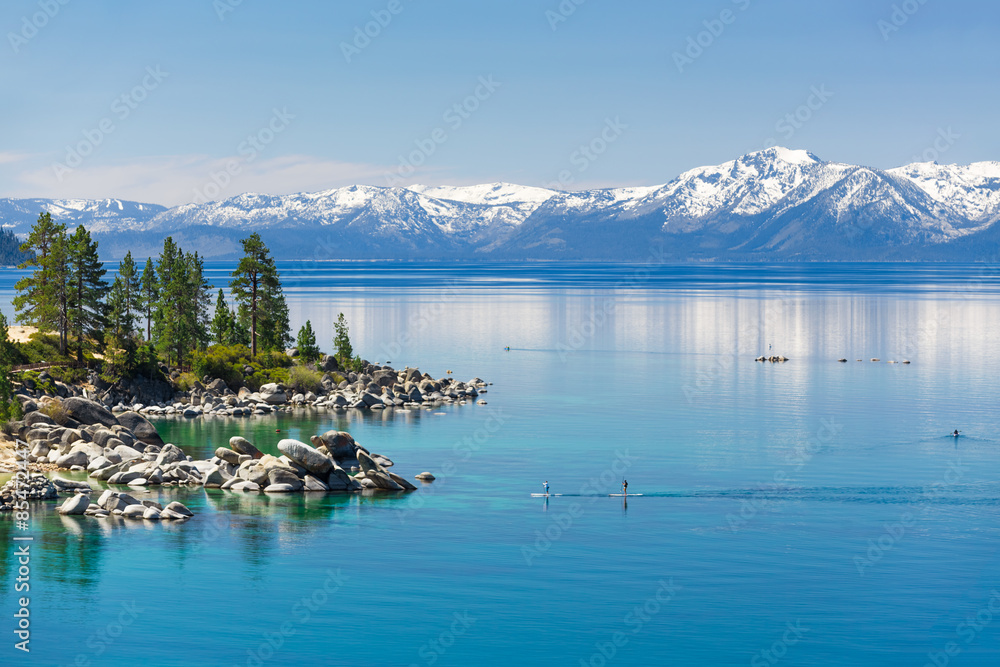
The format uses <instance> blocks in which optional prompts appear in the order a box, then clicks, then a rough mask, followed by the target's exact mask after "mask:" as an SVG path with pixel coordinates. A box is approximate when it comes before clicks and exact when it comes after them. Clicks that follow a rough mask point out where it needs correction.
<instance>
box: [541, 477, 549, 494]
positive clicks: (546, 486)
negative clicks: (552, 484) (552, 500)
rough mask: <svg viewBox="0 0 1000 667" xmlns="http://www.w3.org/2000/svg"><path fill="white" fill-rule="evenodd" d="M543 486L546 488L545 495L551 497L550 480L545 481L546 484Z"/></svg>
mask: <svg viewBox="0 0 1000 667" xmlns="http://www.w3.org/2000/svg"><path fill="white" fill-rule="evenodd" d="M542 486H543V487H544V488H545V495H549V480H545V482H543V483H542Z"/></svg>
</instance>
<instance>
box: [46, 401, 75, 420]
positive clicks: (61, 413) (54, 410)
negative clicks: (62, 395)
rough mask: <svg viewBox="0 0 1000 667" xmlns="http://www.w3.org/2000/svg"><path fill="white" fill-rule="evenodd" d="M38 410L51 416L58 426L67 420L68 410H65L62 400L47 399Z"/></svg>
mask: <svg viewBox="0 0 1000 667" xmlns="http://www.w3.org/2000/svg"><path fill="white" fill-rule="evenodd" d="M39 412H41V413H42V414H46V415H48V416H49V417H51V418H52V421H54V422H55V423H57V424H59V425H60V426H62V425H64V424H65V423H66V422H67V421H69V411H68V410H66V406H64V405H63V404H62V401H49V402H48V403H46V404H45V405H44V406H43V407H42V408H41V409H40V410H39Z"/></svg>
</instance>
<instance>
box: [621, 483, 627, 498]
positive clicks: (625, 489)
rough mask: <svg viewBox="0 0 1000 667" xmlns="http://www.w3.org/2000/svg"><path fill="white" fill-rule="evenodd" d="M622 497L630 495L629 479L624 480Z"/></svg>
mask: <svg viewBox="0 0 1000 667" xmlns="http://www.w3.org/2000/svg"><path fill="white" fill-rule="evenodd" d="M622 495H623V496H627V495H628V480H627V479H623V480H622Z"/></svg>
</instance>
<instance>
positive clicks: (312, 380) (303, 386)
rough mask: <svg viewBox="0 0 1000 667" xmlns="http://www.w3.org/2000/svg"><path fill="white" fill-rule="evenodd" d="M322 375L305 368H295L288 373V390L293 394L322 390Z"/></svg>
mask: <svg viewBox="0 0 1000 667" xmlns="http://www.w3.org/2000/svg"><path fill="white" fill-rule="evenodd" d="M322 380H323V374H322V373H320V372H319V371H313V370H310V369H308V368H306V367H305V366H295V367H293V368H292V369H291V370H289V371H288V388H289V389H291V391H292V393H293V394H304V393H306V392H308V391H311V392H313V393H316V392H318V391H319V390H320V389H322V387H323V385H322Z"/></svg>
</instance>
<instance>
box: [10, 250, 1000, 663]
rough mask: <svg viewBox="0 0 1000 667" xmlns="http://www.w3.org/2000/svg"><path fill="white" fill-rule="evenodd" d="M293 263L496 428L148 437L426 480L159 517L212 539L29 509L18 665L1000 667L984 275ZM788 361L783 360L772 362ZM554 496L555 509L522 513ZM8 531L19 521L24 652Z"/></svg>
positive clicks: (998, 477) (469, 413)
mask: <svg viewBox="0 0 1000 667" xmlns="http://www.w3.org/2000/svg"><path fill="white" fill-rule="evenodd" d="M216 268H217V271H216V275H217V276H222V275H223V273H224V271H223V269H222V267H216ZM283 268H284V269H285V270H286V271H287V273H288V274H289V278H290V279H291V280H292V281H293V282H292V284H290V285H289V287H288V290H287V292H288V294H289V297H290V306H291V311H292V315H293V319H295V320H296V325H298V324H299V323H301V322H302V321H304V320H305V319H306V318H307V317H308V318H309V319H311V320H312V322H313V324H314V326H315V327H316V328H317V330H318V331H321V332H324V331H330V330H331V328H332V322H333V319H334V318H335V317H336V314H337V312H339V311H343V312H345V313H346V314H347V317H348V320H349V321H350V322H351V325H352V335H353V338H354V339H355V343H356V345H355V347H356V349H358V350H360V351H361V353H362V354H363V355H364V356H366V357H368V358H369V359H371V360H373V361H376V360H378V361H385V360H387V359H391V360H392V362H393V364H394V365H396V366H403V365H406V364H407V363H409V364H411V365H419V366H420V367H421V368H422V369H425V370H428V371H430V372H431V373H433V374H435V375H442V374H443V373H444V371H445V370H446V369H451V370H453V371H454V374H455V375H456V376H458V377H459V378H462V379H469V378H471V377H473V376H475V375H478V376H480V377H482V378H484V379H486V380H488V381H490V382H493V385H492V386H491V387H489V393H487V394H486V395H485V396H484V398H485V399H486V400H487V401H488V403H489V404H488V405H487V406H478V405H464V406H451V407H448V408H444V409H441V410H434V411H415V412H410V413H396V414H393V413H389V412H386V413H382V414H374V415H364V416H363V415H348V416H345V415H342V414H341V415H337V414H335V413H326V412H323V413H319V412H309V411H301V412H298V413H295V414H294V415H291V416H287V415H283V416H281V417H279V418H276V419H262V420H256V421H248V420H228V421H223V420H216V421H184V420H173V421H166V420H164V421H162V422H159V426H160V428H161V432H162V433H163V434H164V436H165V437H167V438H168V439H169V440H171V441H173V442H175V443H177V444H180V445H182V446H183V447H185V448H186V449H188V450H189V451H191V452H192V453H195V454H206V453H207V452H208V451H210V450H211V449H213V448H214V447H215V446H217V445H218V444H220V443H222V442H224V441H226V440H228V438H229V436H230V435H235V434H249V435H250V436H251V439H253V440H254V441H255V442H257V443H258V444H260V445H261V446H263V447H273V445H274V444H275V443H276V442H277V440H278V439H279V438H280V437H288V436H289V435H290V436H291V437H296V436H302V437H303V439H305V437H306V436H308V435H309V434H311V433H314V432H319V431H322V430H326V429H328V428H340V429H346V430H349V431H350V432H351V433H352V434H354V435H355V437H356V438H357V439H358V440H359V441H361V442H362V443H364V444H365V445H366V446H367V447H369V448H370V449H372V450H374V451H378V452H381V453H384V454H386V455H388V456H390V457H391V458H392V459H393V460H394V461H395V462H396V470H397V471H398V472H400V473H402V474H405V475H407V476H412V475H413V474H416V473H417V472H420V471H422V470H430V471H433V472H435V473H436V474H438V475H439V479H438V481H437V482H435V483H434V484H432V485H430V486H427V487H424V488H423V489H421V490H420V491H418V492H417V493H415V494H411V495H409V496H400V497H356V496H355V497H343V496H327V497H317V498H314V497H310V498H301V497H295V498H264V497H259V498H258V497H254V498H247V497H244V496H239V495H235V494H230V493H227V492H223V491H208V492H206V491H203V490H197V491H195V490H179V491H174V492H172V493H166V492H164V493H162V497H163V498H165V499H166V498H171V499H172V498H177V499H180V500H182V501H183V502H185V503H186V504H188V505H189V506H190V507H192V508H193V509H194V510H195V511H196V512H197V517H196V518H195V519H194V520H192V521H190V522H188V523H186V524H184V525H182V526H169V525H138V526H137V525H134V524H131V523H130V524H124V523H122V524H109V523H104V522H98V521H96V520H91V519H89V518H88V519H73V518H61V517H59V516H58V515H56V514H54V512H53V511H52V509H51V506H45V507H44V509H43V507H42V506H39V507H37V508H36V511H35V520H34V524H33V534H34V535H35V538H36V542H35V546H34V547H33V548H34V549H35V552H34V557H33V560H32V582H31V583H32V591H31V593H32V606H31V609H32V614H33V616H32V620H33V625H32V629H33V635H32V644H31V646H32V653H31V655H30V658H28V659H26V658H25V656H22V655H20V654H19V653H18V652H15V651H14V650H13V646H12V644H13V640H10V641H8V642H7V643H5V644H4V645H3V647H2V648H0V655H2V656H3V658H2V660H0V662H2V663H3V664H20V663H22V662H24V663H27V662H33V663H34V664H39V665H69V664H95V665H118V664H129V663H131V662H134V661H137V660H141V661H142V662H143V663H145V664H148V665H182V664H183V665H189V664H191V663H192V662H196V663H198V664H206V665H257V664H272V665H292V664H343V665H358V664H371V665H470V664H476V665H489V664H503V665H506V664H523V665H541V664H545V665H579V664H581V662H580V661H583V664H590V665H602V664H609V665H611V664H680V665H745V664H751V665H772V664H787V665H846V664H851V665H855V664H857V665H889V664H891V665H896V664H912V665H924V664H926V663H928V662H930V661H932V657H929V656H933V659H934V660H937V661H938V662H939V663H940V661H941V660H944V659H946V658H947V660H948V662H949V664H956V665H959V664H962V665H987V664H990V665H992V664H996V662H997V656H998V655H1000V598H998V597H995V594H994V591H997V590H1000V571H998V568H997V562H998V558H997V557H998V555H1000V541H998V540H1000V518H998V512H1000V438H998V437H997V434H998V417H997V411H996V400H997V393H996V387H997V380H996V378H997V377H998V370H1000V368H998V365H1000V354H998V353H997V350H998V349H1000V348H998V343H1000V329H998V327H997V322H998V321H1000V296H998V291H997V287H998V280H997V279H996V278H995V276H994V274H993V273H992V272H985V273H984V272H983V271H982V269H981V267H943V266H926V265H906V266H902V267H899V266H856V265H854V266H852V265H836V266H778V267H759V266H744V267H739V266H737V267H693V268H692V267H669V266H668V267H635V266H611V267H607V266H592V265H571V266H564V267H559V266H548V265H539V266H532V267H528V268H525V267H499V268H498V267H489V266H466V265H456V266H441V265H407V264H403V265H400V264H364V265H344V264H320V265H298V266H288V267H283ZM647 269H648V270H649V271H650V274H649V275H646V273H645V271H646V270H647ZM217 280H219V281H220V282H221V279H219V278H217ZM12 281H13V274H12V273H10V272H7V273H0V296H3V297H4V298H5V301H7V302H8V303H9V298H10V294H9V293H10V289H11V285H12ZM4 290H5V291H4ZM5 310H6V309H5ZM327 337H329V336H327ZM328 344H329V343H328V342H327V345H328ZM506 345H509V346H511V347H512V348H513V349H512V351H511V352H504V351H503V349H502V348H503V347H504V346H506ZM769 345H770V346H772V347H773V350H772V351H773V352H774V353H776V354H783V355H785V356H788V357H790V358H791V361H790V362H788V363H786V364H777V365H772V364H759V363H756V362H754V361H753V358H754V357H755V356H757V355H758V354H760V353H766V352H767V350H768V346H769ZM841 357H847V358H849V359H850V361H849V362H848V363H847V364H841V363H837V361H836V360H837V359H838V358H841ZM873 357H877V358H880V359H881V360H882V361H881V362H880V363H872V362H870V361H868V360H869V359H870V358H873ZM859 358H860V359H864V360H865V361H864V362H860V363H859V362H857V361H855V359H859ZM904 359H907V360H911V361H912V362H913V363H912V364H910V365H903V364H895V365H893V364H888V363H886V362H887V361H889V360H896V361H902V360H904ZM439 413H440V414H439ZM276 428H279V429H281V431H282V433H281V434H276V433H275V432H274V430H275V429H276ZM954 428H959V429H961V430H962V431H963V433H964V435H963V436H962V437H961V438H959V439H958V440H957V441H956V440H955V439H953V438H949V437H947V436H946V434H947V433H948V432H950V431H951V430H952V429H954ZM623 474H624V475H625V476H627V477H628V479H629V484H630V487H629V490H630V492H635V493H642V494H644V495H643V496H642V497H637V498H630V499H629V500H628V501H627V504H626V503H625V502H624V501H623V500H622V499H621V498H608V497H606V496H604V495H603V494H607V493H612V492H615V491H617V486H618V484H619V483H620V481H621V477H622V475H623ZM546 479H547V480H548V481H549V482H550V484H551V485H552V491H553V493H564V494H567V495H564V496H562V497H552V498H550V499H548V500H546V499H543V498H532V497H530V495H529V494H531V493H533V492H539V491H540V490H541V482H542V481H543V480H546ZM12 533H13V531H12V527H11V524H10V521H9V520H8V519H7V518H2V519H0V539H2V541H3V544H4V545H5V546H4V548H3V550H2V551H0V568H2V573H3V586H4V589H3V590H4V595H3V617H5V618H7V619H8V620H7V621H4V623H6V624H7V626H6V627H5V628H4V633H3V634H4V636H8V637H12V634H11V633H10V629H12V627H13V626H12V620H11V619H10V614H11V613H13V610H14V608H15V607H14V604H15V602H14V599H13V598H14V595H13V593H12V585H13V577H14V573H13V548H12V547H11V546H9V545H10V544H11V541H10V536H11V534H12ZM991 602H992V604H993V611H991V610H990V605H991ZM994 616H996V617H997V618H996V620H994V618H993V617H994ZM970 619H971V622H970ZM977 619H978V620H977ZM790 627H791V628H792V629H791V630H790V629H789V628H790ZM950 644H951V646H950V648H951V650H952V652H953V655H952V656H947V655H946V654H945V651H946V650H948V648H949V645H950ZM275 647H276V648H275ZM956 651H957V653H956ZM939 654H940V655H939ZM931 664H934V663H933V662H931Z"/></svg>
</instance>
